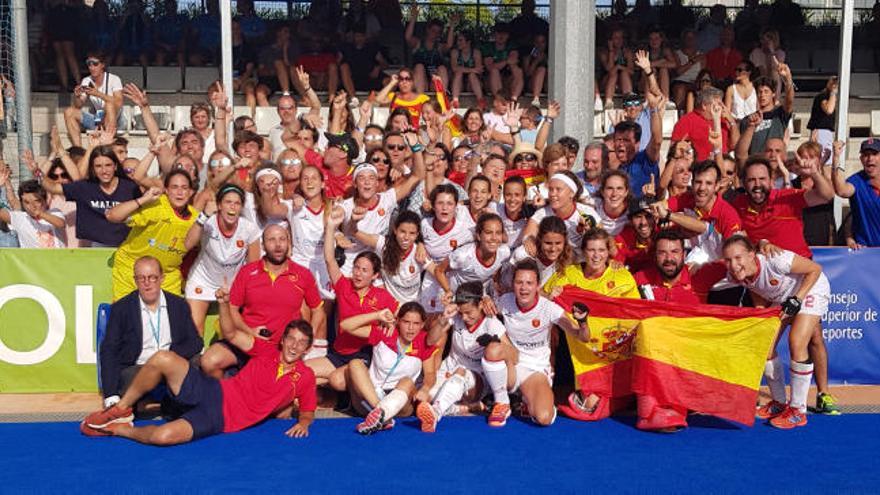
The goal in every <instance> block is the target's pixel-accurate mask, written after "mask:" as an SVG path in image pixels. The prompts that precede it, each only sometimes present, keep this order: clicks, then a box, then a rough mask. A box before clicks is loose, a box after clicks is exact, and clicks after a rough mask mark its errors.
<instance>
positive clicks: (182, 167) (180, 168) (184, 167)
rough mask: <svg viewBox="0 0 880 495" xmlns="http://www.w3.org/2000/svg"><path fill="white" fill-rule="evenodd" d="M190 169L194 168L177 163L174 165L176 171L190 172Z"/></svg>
mask: <svg viewBox="0 0 880 495" xmlns="http://www.w3.org/2000/svg"><path fill="white" fill-rule="evenodd" d="M190 168H192V165H189V164H187V163H175V164H174V170H189V169H190Z"/></svg>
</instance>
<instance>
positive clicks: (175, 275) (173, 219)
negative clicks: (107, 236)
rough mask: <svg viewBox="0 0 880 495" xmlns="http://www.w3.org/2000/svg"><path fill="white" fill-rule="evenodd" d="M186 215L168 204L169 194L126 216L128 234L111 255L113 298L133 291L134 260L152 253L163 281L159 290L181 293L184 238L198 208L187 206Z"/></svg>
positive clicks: (184, 253) (184, 250)
mask: <svg viewBox="0 0 880 495" xmlns="http://www.w3.org/2000/svg"><path fill="white" fill-rule="evenodd" d="M187 210H188V211H189V218H186V219H184V218H181V217H180V216H178V215H177V212H175V211H174V208H172V207H171V203H170V202H169V201H168V196H166V195H164V194H163V195H162V196H159V200H158V201H156V202H155V203H153V204H151V205H148V206H145V207H143V208H141V209H140V210H138V211H136V212H135V213H134V214H133V215H132V216H131V217H129V219H128V221H127V222H126V224H127V225H128V226H129V227H131V231H130V232H129V233H128V237H126V238H125V241H123V242H122V244H121V245H120V246H119V249H117V250H116V254H115V255H114V256H113V300H114V301H116V300H118V299H120V298H122V297H125V296H126V295H128V294H129V293H130V292H132V291H133V290H135V289H136V288H137V286H136V285H135V283H134V262H135V261H137V260H138V258H140V257H142V256H148V255H149V256H153V257H154V258H156V259H158V260H159V263H160V264H161V265H162V271H163V272H164V273H165V281H164V282H163V283H162V289H164V290H167V291H168V292H171V293H174V294H178V295H179V294H181V292H182V289H183V277H182V276H181V274H180V264H181V263H182V262H183V257H184V256H185V255H186V248H185V247H184V240H185V239H186V233H187V232H188V231H189V228H190V227H191V226H192V224H193V223H195V221H196V216H197V215H198V211H196V209H195V208H193V207H192V206H187Z"/></svg>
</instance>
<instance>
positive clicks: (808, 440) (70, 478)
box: [0, 414, 880, 494]
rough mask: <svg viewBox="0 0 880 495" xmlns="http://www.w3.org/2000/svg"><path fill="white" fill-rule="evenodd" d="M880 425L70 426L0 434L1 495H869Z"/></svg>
mask: <svg viewBox="0 0 880 495" xmlns="http://www.w3.org/2000/svg"><path fill="white" fill-rule="evenodd" d="M878 420H880V416H878V415H869V414H861V415H844V416H839V417H824V416H810V418H809V421H810V423H809V425H808V426H807V427H805V428H800V429H797V430H795V431H778V430H774V429H772V428H770V427H768V426H765V425H762V424H758V425H756V426H755V427H754V428H744V427H739V426H737V425H734V424H730V423H726V422H723V421H719V420H715V419H712V418H707V417H691V424H692V427H691V428H689V429H688V430H686V431H684V432H681V433H678V434H675V435H662V434H648V433H643V432H640V431H637V430H635V429H634V428H633V427H632V422H633V421H634V418H622V419H611V420H606V421H604V422H601V423H598V424H587V423H579V422H575V421H571V420H568V419H564V418H560V419H559V420H558V421H557V423H556V424H555V425H554V426H552V427H550V428H538V427H535V426H532V425H531V424H530V423H526V422H523V421H521V420H518V419H511V420H510V422H509V423H508V425H507V427H505V428H503V429H498V430H494V429H489V428H488V427H486V426H485V423H484V421H485V420H484V418H479V417H469V418H448V419H446V420H444V421H443V422H442V423H441V424H440V427H439V430H438V432H437V433H435V434H433V435H426V434H423V433H421V432H420V431H419V429H418V422H417V420H415V419H414V418H410V419H406V420H404V421H402V422H398V425H397V427H396V428H395V429H394V430H392V431H390V432H383V433H378V434H376V435H374V436H372V437H360V436H358V435H357V434H355V433H354V431H353V430H354V426H355V424H356V423H357V420H354V419H325V420H318V421H316V423H315V425H314V426H313V427H312V430H311V437H310V438H308V439H304V440H293V439H288V438H287V437H285V436H284V435H283V432H284V430H286V429H287V427H288V426H289V424H290V422H287V421H280V420H274V421H268V422H266V423H264V424H262V425H260V426H258V427H256V428H253V429H250V430H246V431H244V432H241V433H237V434H234V435H222V436H217V437H212V438H208V439H205V440H202V441H199V442H195V443H193V444H189V445H184V446H179V447H171V448H155V447H146V446H141V445H137V444H134V443H132V442H129V441H126V440H121V439H114V438H86V437H83V436H81V435H80V433H79V430H78V429H77V425H76V424H73V423H37V424H0V452H3V462H2V470H0V493H10V492H14V493H18V492H29V493H30V492H34V491H41V492H53V493H70V492H91V493H96V492H108V491H112V492H114V493H129V492H143V493H157V492H169V491H173V492H184V491H186V492H190V493H193V492H216V493H221V492H222V493H240V492H245V491H247V492H255V491H261V492H264V493H266V492H267V490H273V491H278V490H281V493H404V492H407V493H425V492H428V493H434V492H443V493H461V492H467V493H477V492H482V493H501V492H508V493H510V492H513V493H521V492H531V493H533V494H534V493H560V492H562V493H588V492H605V493H607V492H609V491H610V492H627V493H628V492H642V493H644V492H652V493H658V492H662V493H670V492H674V493H718V492H739V493H753V492H759V491H760V492H762V493H805V492H824V493H827V492H829V491H830V492H837V493H877V492H880V469H878V468H877V460H876V459H877V453H878V450H880V421H878Z"/></svg>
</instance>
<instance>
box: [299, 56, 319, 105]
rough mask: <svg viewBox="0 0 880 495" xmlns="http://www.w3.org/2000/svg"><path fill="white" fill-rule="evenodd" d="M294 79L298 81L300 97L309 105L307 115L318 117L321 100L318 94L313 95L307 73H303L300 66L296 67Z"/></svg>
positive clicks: (303, 70) (313, 91)
mask: <svg viewBox="0 0 880 495" xmlns="http://www.w3.org/2000/svg"><path fill="white" fill-rule="evenodd" d="M296 78H297V79H299V84H300V86H301V87H302V90H303V93H302V97H303V98H304V99H305V100H306V103H307V104H308V105H309V115H320V114H321V100H320V99H319V98H318V93H315V90H314V89H312V86H311V84H310V83H309V73H308V72H306V71H305V69H304V68H303V66H302V65H300V66H297V67H296Z"/></svg>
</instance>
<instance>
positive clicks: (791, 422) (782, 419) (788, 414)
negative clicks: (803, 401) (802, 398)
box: [770, 406, 807, 430]
mask: <svg viewBox="0 0 880 495" xmlns="http://www.w3.org/2000/svg"><path fill="white" fill-rule="evenodd" d="M806 424H807V413H806V412H804V411H799V410H797V409H795V408H793V407H791V406H787V407H786V408H785V411H783V412H782V414H780V415H778V416H776V417H775V418H772V419H771V420H770V426H772V427H774V428H779V429H782V430H791V429H793V428H797V427H799V426H805V425H806Z"/></svg>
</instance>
